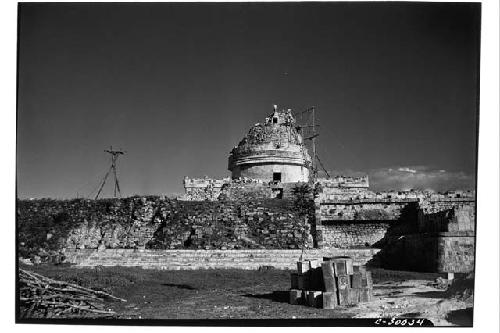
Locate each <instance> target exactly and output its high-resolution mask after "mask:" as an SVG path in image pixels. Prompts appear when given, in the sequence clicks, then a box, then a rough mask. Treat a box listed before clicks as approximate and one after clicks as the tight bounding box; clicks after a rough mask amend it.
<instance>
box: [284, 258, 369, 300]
mask: <svg viewBox="0 0 500 333" xmlns="http://www.w3.org/2000/svg"><path fill="white" fill-rule="evenodd" d="M372 288H373V283H372V279H371V272H369V271H367V270H366V268H365V266H363V265H359V264H356V265H355V264H353V259H352V258H350V257H339V256H336V257H324V258H323V262H320V261H319V260H306V261H299V262H297V272H296V273H292V274H291V288H290V300H289V302H290V304H304V305H308V306H311V307H316V308H323V309H334V308H336V307H337V306H348V305H356V304H358V303H360V302H369V301H370V300H371V298H372Z"/></svg>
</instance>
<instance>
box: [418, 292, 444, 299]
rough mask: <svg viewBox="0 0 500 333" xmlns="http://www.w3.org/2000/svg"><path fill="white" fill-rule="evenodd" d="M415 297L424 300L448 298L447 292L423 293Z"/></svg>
mask: <svg viewBox="0 0 500 333" xmlns="http://www.w3.org/2000/svg"><path fill="white" fill-rule="evenodd" d="M413 295H415V296H417V297H423V298H443V299H444V298H446V296H447V293H446V291H421V292H416V293H414V294H413Z"/></svg>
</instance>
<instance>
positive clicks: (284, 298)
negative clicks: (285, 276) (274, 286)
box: [243, 290, 290, 303]
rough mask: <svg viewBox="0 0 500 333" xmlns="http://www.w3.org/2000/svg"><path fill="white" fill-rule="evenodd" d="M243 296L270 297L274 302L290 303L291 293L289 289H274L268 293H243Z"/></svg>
mask: <svg viewBox="0 0 500 333" xmlns="http://www.w3.org/2000/svg"><path fill="white" fill-rule="evenodd" d="M243 297H250V298H259V299H268V300H271V301H273V302H279V303H288V301H289V298H290V293H289V292H288V291H281V290H280V291H273V292H272V293H267V294H257V295H254V294H246V295H243Z"/></svg>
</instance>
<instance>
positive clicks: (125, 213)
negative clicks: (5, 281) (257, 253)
mask: <svg viewBox="0 0 500 333" xmlns="http://www.w3.org/2000/svg"><path fill="white" fill-rule="evenodd" d="M17 224H18V230H19V233H18V234H19V242H20V252H21V255H31V254H36V253H37V252H38V251H39V250H40V249H43V250H45V251H50V250H54V251H58V250H61V249H64V248H66V249H98V248H109V249H115V248H118V249H119V248H121V249H141V248H152V249H258V248H262V249H264V248H268V249H298V248H302V246H303V244H305V246H311V247H312V243H313V240H312V236H311V234H310V228H311V227H310V225H309V223H307V222H306V219H305V218H304V217H299V214H298V213H296V212H295V211H294V207H293V204H292V202H291V201H289V200H279V199H267V200H265V201H258V200H252V201H227V202H223V201H200V202H197V201H187V202H183V201H178V200H174V199H168V198H159V197H131V198H124V199H103V200H83V199H81V200H33V201H29V200H28V201H23V200H20V201H18V204H17Z"/></svg>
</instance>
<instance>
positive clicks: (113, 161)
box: [94, 147, 125, 200]
mask: <svg viewBox="0 0 500 333" xmlns="http://www.w3.org/2000/svg"><path fill="white" fill-rule="evenodd" d="M105 152H106V153H108V154H110V155H111V166H110V167H109V169H108V171H107V172H106V175H105V176H104V178H103V180H102V182H101V186H100V187H99V191H97V194H96V196H95V199H94V200H97V198H98V197H99V194H101V191H102V189H103V188H104V184H106V180H107V179H108V176H109V173H110V172H113V176H114V178H115V182H114V191H113V196H114V197H115V198H116V191H118V193H119V195H120V196H121V195H122V194H121V191H120V183H119V182H118V176H117V175H116V161H117V160H118V157H119V156H120V155H124V154H125V152H124V151H121V150H113V147H109V150H105Z"/></svg>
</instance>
